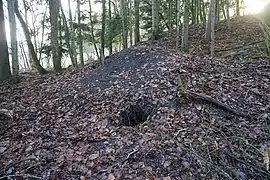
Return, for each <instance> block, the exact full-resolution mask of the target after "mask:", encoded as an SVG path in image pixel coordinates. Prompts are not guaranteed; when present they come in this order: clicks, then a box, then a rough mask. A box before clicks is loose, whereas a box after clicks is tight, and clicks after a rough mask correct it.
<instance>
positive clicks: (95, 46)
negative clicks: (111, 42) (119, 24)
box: [89, 0, 100, 60]
mask: <svg viewBox="0 0 270 180" xmlns="http://www.w3.org/2000/svg"><path fill="white" fill-rule="evenodd" d="M89 18H90V26H91V29H90V31H91V36H92V41H93V44H94V48H95V51H96V55H97V59H99V60H100V57H99V53H98V48H97V44H96V40H95V35H94V23H93V18H92V5H91V1H90V0H89Z"/></svg>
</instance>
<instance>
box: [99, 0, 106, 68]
mask: <svg viewBox="0 0 270 180" xmlns="http://www.w3.org/2000/svg"><path fill="white" fill-rule="evenodd" d="M105 21H106V1H105V0H102V25H101V37H100V41H101V43H100V46H101V47H100V63H101V64H102V65H104V60H105V54H104V50H105V25H106V22H105Z"/></svg>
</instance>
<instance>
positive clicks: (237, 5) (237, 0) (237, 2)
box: [235, 0, 240, 17]
mask: <svg viewBox="0 0 270 180" xmlns="http://www.w3.org/2000/svg"><path fill="white" fill-rule="evenodd" d="M235 6H236V16H237V17H238V16H240V3H239V0H236V3H235Z"/></svg>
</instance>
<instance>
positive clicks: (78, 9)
mask: <svg viewBox="0 0 270 180" xmlns="http://www.w3.org/2000/svg"><path fill="white" fill-rule="evenodd" d="M77 18H78V26H77V30H78V46H79V57H80V63H81V65H82V66H83V65H84V60H83V39H82V28H81V0H77Z"/></svg>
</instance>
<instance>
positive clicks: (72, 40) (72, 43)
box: [68, 0, 90, 67]
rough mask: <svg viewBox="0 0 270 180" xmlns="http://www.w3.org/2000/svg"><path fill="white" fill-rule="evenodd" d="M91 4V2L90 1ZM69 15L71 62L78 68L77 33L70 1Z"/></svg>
mask: <svg viewBox="0 0 270 180" xmlns="http://www.w3.org/2000/svg"><path fill="white" fill-rule="evenodd" d="M89 2H90V0H89ZM68 14H69V29H70V33H69V34H68V36H70V48H71V51H70V53H71V55H70V56H72V57H71V61H72V62H73V63H72V64H73V66H74V67H77V66H78V62H77V52H76V45H75V33H74V28H73V20H72V13H71V4H70V0H68Z"/></svg>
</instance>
